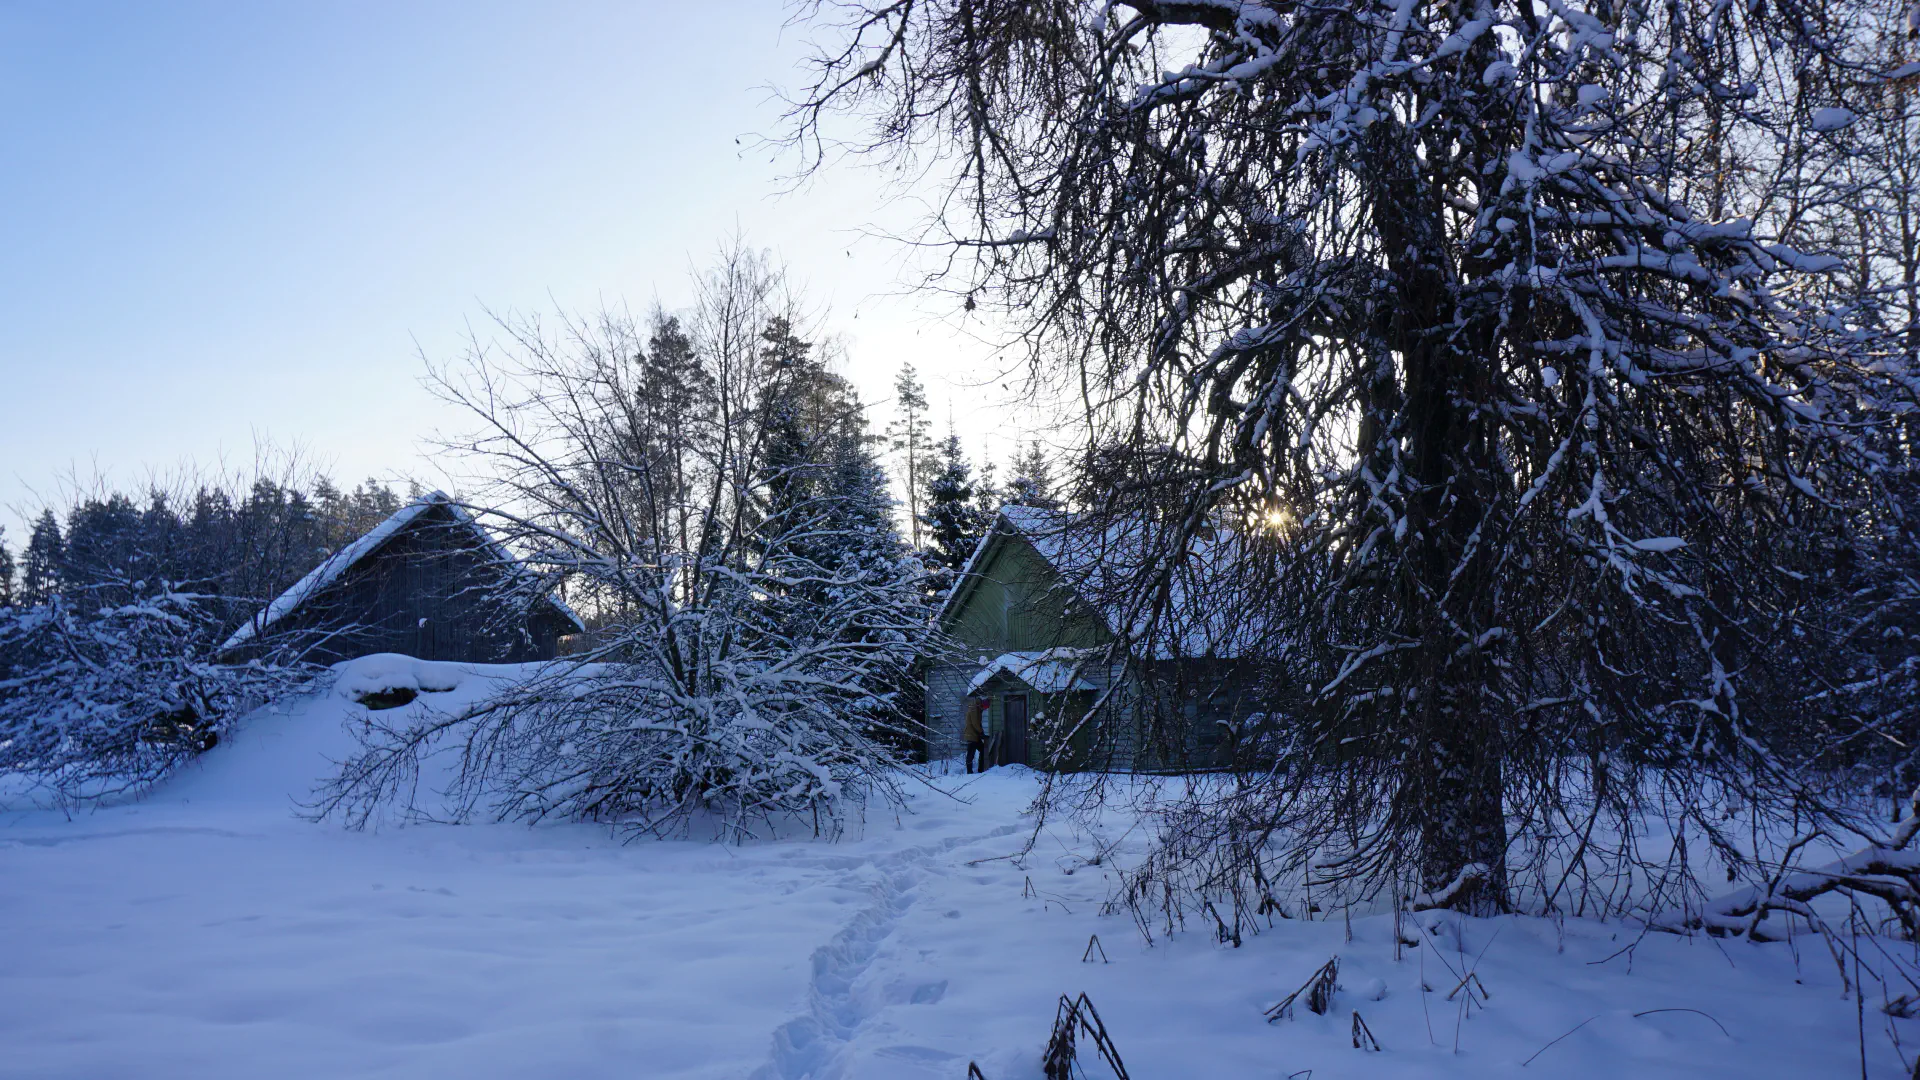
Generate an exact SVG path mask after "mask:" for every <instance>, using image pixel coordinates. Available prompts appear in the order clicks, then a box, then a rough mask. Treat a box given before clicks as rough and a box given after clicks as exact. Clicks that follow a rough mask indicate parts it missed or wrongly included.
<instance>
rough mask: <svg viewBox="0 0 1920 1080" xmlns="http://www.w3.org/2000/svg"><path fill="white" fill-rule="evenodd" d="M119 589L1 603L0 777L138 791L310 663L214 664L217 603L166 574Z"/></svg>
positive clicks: (94, 792)
mask: <svg viewBox="0 0 1920 1080" xmlns="http://www.w3.org/2000/svg"><path fill="white" fill-rule="evenodd" d="M123 592H124V595H122V596H120V597H117V598H116V599H118V600H121V601H123V602H117V603H106V604H100V603H98V602H97V594H94V593H88V592H80V593H77V594H76V595H74V596H72V597H68V596H61V595H55V596H53V597H50V598H49V599H48V600H47V601H46V602H45V603H42V604H37V605H34V606H31V607H12V608H0V778H11V779H12V780H13V781H14V782H15V783H22V784H24V785H25V786H27V787H32V788H42V789H46V790H50V791H51V792H53V793H54V794H55V795H56V796H57V797H58V798H60V799H63V800H67V799H90V798H102V797H106V796H110V795H117V794H123V793H130V792H137V791H139V790H141V789H143V788H145V787H147V786H148V785H150V784H152V783H153V782H155V781H157V780H159V779H161V778H162V777H164V776H166V775H167V774H168V773H169V772H171V771H172V770H173V769H174V768H175V767H176V766H178V765H179V764H180V763H181V762H183V761H185V760H187V759H189V758H191V757H192V756H194V755H195V754H198V753H200V752H202V751H204V750H207V749H209V748H211V747H212V746H214V745H215V744H216V743H217V742H219V740H220V738H221V736H222V735H223V734H224V733H225V732H226V730H227V728H228V726H229V725H230V724H232V723H233V721H234V720H235V719H237V718H238V717H239V716H241V715H243V714H244V713H246V712H248V711H249V710H251V709H253V708H254V707H256V706H257V705H259V704H260V703H262V702H263V701H265V700H267V699H268V698H270V697H273V696H275V695H278V694H280V693H283V692H285V691H287V690H289V689H291V688H292V687H293V686H295V685H296V684H298V683H300V682H303V681H305V680H306V679H307V678H309V677H310V676H311V675H313V674H314V672H315V670H316V669H314V668H312V667H311V666H305V665H298V664H289V665H282V664H269V663H260V662H253V663H247V664H223V663H219V662H217V661H216V659H215V658H214V655H213V644H214V642H216V641H218V640H219V633H220V631H221V629H222V628H223V624H222V622H221V619H220V616H219V615H218V614H216V610H215V609H216V608H217V607H218V604H217V603H214V604H210V603H208V602H207V601H208V598H206V597H203V596H200V595H197V594H194V593H190V592H183V591H178V590H176V589H175V588H174V587H173V586H172V585H170V584H169V583H167V582H164V581H158V582H153V583H151V584H149V583H148V582H145V581H136V582H133V583H131V584H130V585H129V586H127V588H126V589H125V590H123ZM89 600H94V601H95V603H94V604H89V602H88V601H89Z"/></svg>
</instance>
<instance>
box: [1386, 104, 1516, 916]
mask: <svg viewBox="0 0 1920 1080" xmlns="http://www.w3.org/2000/svg"><path fill="white" fill-rule="evenodd" d="M1381 126H1382V127H1383V128H1386V127H1388V125H1381ZM1379 138H1380V142H1378V143H1376V146H1378V147H1380V148H1381V150H1382V152H1380V153H1379V154H1378V155H1377V157H1376V160H1377V163H1378V164H1379V166H1380V167H1379V168H1377V169H1376V170H1375V172H1374V176H1375V177H1376V182H1375V184H1374V187H1373V191H1372V192H1371V196H1372V204H1373V214H1374V225H1375V228H1376V229H1378V231H1379V235H1380V240H1381V248H1382V251H1383V254H1384V255H1385V258H1386V262H1387V267H1388V269H1389V271H1390V272H1391V273H1392V275H1393V278H1394V283H1395V300H1396V305H1395V316H1394V320H1393V325H1392V329H1391V331H1390V332H1389V342H1390V344H1391V347H1392V349H1393V351H1394V352H1395V353H1397V354H1398V355H1399V356H1400V358H1401V363H1402V365H1403V371H1404V379H1405V397H1404V400H1405V406H1404V411H1403V412H1402V417H1403V419H1404V422H1405V425H1406V426H1405V430H1404V432H1403V433H1402V437H1401V438H1402V443H1403V446H1404V451H1403V455H1404V456H1403V461H1404V464H1405V468H1406V470H1407V472H1408V473H1409V479H1410V480H1411V481H1412V484H1411V489H1410V492H1409V496H1408V498H1407V500H1406V506H1405V513H1406V516H1407V518H1408V521H1407V529H1406V539H1405V543H1406V550H1405V551H1404V554H1403V559H1404V561H1403V563H1402V566H1403V570H1402V574H1403V577H1402V586H1401V587H1402V597H1401V603H1400V609H1401V611H1402V612H1403V613H1404V615H1403V617H1404V618H1405V619H1406V622H1405V623H1404V624H1403V625H1404V628H1405V630H1406V631H1407V632H1408V633H1410V634H1412V635H1415V636H1416V637H1417V638H1418V639H1419V641H1420V647H1419V648H1418V649H1416V650H1413V651H1411V652H1409V653H1407V654H1404V655H1405V656H1406V663H1407V664H1408V665H1409V668H1408V671H1407V674H1408V675H1409V676H1411V677H1410V678H1406V679H1405V682H1404V684H1405V685H1407V686H1408V687H1409V688H1410V689H1412V690H1413V691H1414V692H1415V693H1417V695H1418V697H1417V699H1416V701H1417V704H1412V705H1410V706H1408V708H1409V711H1410V714H1411V715H1406V716H1405V717H1404V721H1403V722H1404V723H1407V724H1409V725H1410V726H1411V728H1412V730H1411V732H1409V734H1411V736H1412V738H1411V740H1409V741H1407V742H1403V744H1402V745H1403V746H1404V747H1405V749H1404V751H1403V752H1404V753H1406V754H1407V757H1406V758H1404V759H1403V762H1402V771H1401V777H1400V793H1399V796H1400V802H1401V805H1400V807H1399V808H1398V809H1399V810H1400V812H1401V813H1402V814H1405V815H1412V816H1414V817H1415V819H1416V820H1418V821H1419V822H1420V826H1419V838H1420V839H1419V843H1420V851H1419V856H1418V860H1417V862H1418V866H1419V869H1420V874H1421V877H1422V878H1423V879H1424V880H1423V885H1424V886H1425V887H1426V888H1427V889H1428V890H1436V889H1441V888H1444V887H1446V886H1447V885H1448V884H1449V883H1450V882H1452V881H1453V880H1454V879H1455V878H1456V877H1457V876H1458V875H1459V874H1460V873H1461V871H1463V870H1464V869H1466V868H1468V867H1471V866H1474V865H1476V864H1477V865H1480V866H1484V867H1485V868H1486V869H1485V871H1483V872H1482V873H1481V874H1480V877H1479V883H1478V885H1476V886H1474V887H1471V888H1466V889H1462V890H1460V891H1458V892H1457V893H1456V894H1455V896H1454V898H1453V900H1452V901H1451V903H1450V904H1449V906H1452V907H1456V908H1462V909H1465V910H1474V911H1492V910H1499V909H1503V908H1504V907H1505V904H1506V895H1505V893H1506V889H1505V883H1506V873H1505V865H1504V863H1505V852H1506V843H1507V830H1506V817H1505V814H1504V810H1503V801H1504V789H1503V786H1502V776H1501V770H1500V761H1501V744H1500V720H1499V716H1498V714H1497V713H1496V712H1493V711H1490V710H1489V708H1488V706H1489V705H1490V704H1491V702H1490V701H1489V700H1488V695H1487V694H1486V693H1485V692H1484V688H1485V687H1487V686H1488V685H1490V684H1489V683H1488V682H1487V680H1488V679H1490V678H1496V677H1497V672H1496V671H1495V670H1494V669H1493V667H1492V665H1491V664H1490V663H1489V662H1488V657H1487V656H1486V655H1485V654H1484V653H1483V652H1482V651H1481V649H1480V648H1479V647H1478V646H1477V643H1476V642H1475V641H1474V640H1473V636H1477V635H1478V634H1479V633H1480V632H1481V631H1482V630H1484V629H1486V628H1488V627H1490V626H1492V625H1493V623H1492V621H1491V619H1492V616H1493V612H1494V611H1495V610H1496V609H1495V605H1494V602H1493V597H1494V593H1495V590H1494V583H1493V582H1492V581H1490V580H1488V578H1489V577H1490V575H1488V574H1487V573H1486V570H1487V561H1488V560H1487V558H1486V555H1485V554H1484V552H1485V550H1486V548H1485V547H1484V546H1481V547H1479V548H1478V549H1477V550H1476V549H1475V539H1474V534H1475V531H1476V529H1478V528H1479V527H1480V526H1481V524H1482V520H1483V518H1484V516H1485V515H1486V513H1487V510H1488V508H1489V507H1491V506H1493V505H1494V502H1495V500H1496V499H1497V495H1496V493H1495V492H1494V491H1492V490H1491V486H1492V484H1493V483H1495V482H1496V481H1495V480H1494V474H1493V469H1494V466H1495V462H1494V460H1493V454H1492V439H1491V437H1490V435H1489V433H1488V431H1487V430H1486V425H1485V424H1484V423H1483V422H1482V421H1480V420H1477V419H1476V418H1475V409H1474V403H1475V402H1477V401H1484V400H1487V399H1488V395H1487V394H1486V393H1485V392H1484V391H1485V389H1486V388H1485V385H1484V384H1485V383H1486V381H1487V372H1488V370H1489V364H1490V358H1491V356H1492V350H1493V349H1494V348H1496V347H1497V346H1496V344H1495V342H1496V336H1495V327H1494V326H1493V325H1491V320H1489V319H1487V318H1485V317H1476V316H1474V315H1473V314H1471V313H1469V312H1467V311H1464V310H1462V308H1461V306H1460V305H1459V304H1458V303H1457V302H1456V299H1457V298H1456V292H1455V290H1454V289H1453V287H1452V280H1451V273H1450V265H1449V264H1450V254H1449V248H1448V238H1447V235H1446V231H1445V227H1444V217H1443V213H1444V210H1443V207H1442V205H1441V203H1440V200H1439V198H1438V196H1437V193H1436V192H1435V190H1434V189H1433V188H1432V187H1430V186H1429V185H1428V183H1427V181H1426V179H1425V178H1424V177H1423V176H1422V175H1421V174H1420V173H1418V172H1417V171H1416V170H1415V168H1414V167H1413V166H1414V165H1415V163H1416V162H1417V161H1418V160H1419V159H1418V157H1417V156H1416V153H1415V149H1416V148H1415V146H1414V145H1413V139H1412V137H1411V136H1410V135H1408V134H1406V133H1405V132H1404V129H1401V130H1397V131H1394V130H1389V131H1383V132H1381V135H1380V136H1379ZM1463 562H1464V565H1463ZM1463 635H1466V636H1467V640H1462V638H1463Z"/></svg>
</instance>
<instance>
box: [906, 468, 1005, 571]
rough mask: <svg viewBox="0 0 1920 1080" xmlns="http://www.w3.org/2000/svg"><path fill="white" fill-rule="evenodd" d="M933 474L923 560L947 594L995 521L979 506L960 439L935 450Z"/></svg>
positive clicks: (923, 520)
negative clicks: (955, 576) (958, 573)
mask: <svg viewBox="0 0 1920 1080" xmlns="http://www.w3.org/2000/svg"><path fill="white" fill-rule="evenodd" d="M934 452H935V454H936V455H937V456H936V457H935V459H934V461H933V470H932V471H931V472H930V473H929V474H928V476H927V490H926V501H927V510H926V514H925V515H924V516H923V517H922V518H921V524H922V525H923V526H925V536H926V539H927V547H926V548H925V549H924V556H925V559H926V561H927V564H928V566H929V567H931V568H932V570H933V581H932V584H933V587H934V589H935V591H936V592H939V593H944V592H946V591H947V590H948V589H950V588H952V586H953V576H954V574H955V573H957V572H958V571H959V569H960V568H961V567H963V566H965V565H966V564H967V559H968V558H970V557H971V556H972V555H973V549H974V547H975V546H976V545H977V544H978V543H979V542H980V538H981V537H982V536H984V535H986V531H987V527H988V526H989V525H990V524H992V521H993V519H992V517H991V516H990V515H988V514H986V513H983V512H982V511H981V509H980V507H979V505H978V489H977V488H976V487H975V485H974V480H973V466H972V465H970V464H968V462H967V457H966V454H965V452H964V451H963V450H962V448H961V445H960V436H959V435H958V434H957V433H949V434H948V435H947V437H946V438H945V439H942V440H941V441H940V442H939V443H938V444H937V445H936V446H935V447H934Z"/></svg>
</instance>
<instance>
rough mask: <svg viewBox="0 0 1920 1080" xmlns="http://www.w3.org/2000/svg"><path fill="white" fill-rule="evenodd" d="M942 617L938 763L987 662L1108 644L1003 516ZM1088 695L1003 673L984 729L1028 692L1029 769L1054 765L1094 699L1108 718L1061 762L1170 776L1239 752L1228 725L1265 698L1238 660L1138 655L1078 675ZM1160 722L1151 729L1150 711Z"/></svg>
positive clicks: (949, 749) (930, 685) (933, 688)
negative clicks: (1052, 754)
mask: <svg viewBox="0 0 1920 1080" xmlns="http://www.w3.org/2000/svg"><path fill="white" fill-rule="evenodd" d="M955 588H956V592H955V594H954V597H953V599H952V600H951V601H950V602H949V603H948V605H947V607H946V609H945V610H944V611H943V613H942V617H941V630H942V631H943V632H944V634H945V636H946V638H947V639H948V642H949V646H948V649H947V651H946V652H945V653H944V654H943V655H941V656H939V657H936V658H935V659H934V661H933V662H932V663H931V664H930V665H929V667H928V669H927V673H926V723H927V730H928V737H927V753H928V757H929V758H931V759H946V758H953V757H956V756H958V755H959V754H961V752H962V750H963V746H962V744H961V741H960V731H961V725H962V724H963V722H964V720H965V715H966V706H967V700H968V696H967V694H966V688H967V686H968V684H969V683H970V682H972V681H973V679H974V677H975V676H977V675H978V674H979V673H980V672H981V671H983V670H985V668H986V667H987V665H989V664H990V663H992V662H993V660H994V659H995V658H997V657H999V656H1002V655H1004V654H1007V653H1014V652H1020V653H1035V652H1043V651H1045V650H1048V649H1058V648H1075V649H1093V648H1099V647H1102V646H1105V645H1107V644H1109V643H1110V642H1112V640H1113V635H1112V634H1111V633H1110V632H1109V631H1108V629H1107V626H1106V624H1105V622H1104V621H1103V620H1102V619H1101V618H1100V617H1099V616H1098V614H1097V613H1096V612H1094V611H1093V610H1092V609H1091V608H1090V607H1089V606H1088V605H1087V603H1086V602H1085V601H1084V600H1082V599H1081V598H1080V597H1078V596H1077V595H1075V593H1074V592H1073V589H1072V587H1071V586H1070V585H1069V583H1068V582H1067V581H1066V579H1065V578H1064V577H1063V576H1062V575H1061V573H1060V572H1059V571H1058V570H1057V569H1055V568H1054V566H1053V565H1052V564H1051V563H1049V562H1048V561H1047V560H1046V559H1045V558H1044V557H1043V556H1042V555H1041V554H1040V553H1039V551H1037V550H1036V549H1035V548H1034V546H1033V545H1032V544H1031V543H1029V542H1028V541H1027V540H1026V539H1025V537H1023V536H1022V535H1021V534H1020V533H1019V532H1018V531H1016V530H1014V529H1012V528H1009V527H1007V525H1006V523H1005V520H1004V519H1002V521H1001V522H998V523H997V524H996V529H995V532H994V533H993V534H992V535H991V537H990V538H989V539H988V540H987V542H986V544H985V546H984V547H983V548H982V550H981V551H980V553H979V554H978V555H977V556H976V558H975V559H974V564H973V566H972V567H971V568H970V571H969V573H968V574H966V575H965V576H964V577H963V578H962V579H961V581H960V582H958V583H957V584H956V586H955ZM1080 676H1081V678H1083V679H1085V680H1086V681H1087V682H1089V683H1091V684H1092V685H1093V687H1094V689H1093V690H1092V691H1085V690H1081V691H1072V692H1065V693H1040V692H1038V691H1037V690H1035V689H1034V688H1033V687H1030V686H1028V685H1026V684H1025V683H1024V682H1022V681H1021V680H1020V679H1018V678H1015V677H1013V676H1011V675H1008V674H1006V673H1005V672H1001V673H998V674H996V675H995V676H994V677H993V678H992V679H991V680H989V681H988V682H987V683H986V684H985V685H984V686H982V687H981V689H980V691H979V693H978V695H977V696H980V697H984V698H986V699H987V700H988V702H989V707H988V709H987V710H986V713H985V716H984V717H983V721H984V726H985V728H986V730H987V732H988V733H989V736H990V737H991V735H992V733H994V732H996V731H1002V730H1003V724H1004V720H1005V716H1004V709H1005V700H1006V696H1007V695H1008V694H1026V695H1027V696H1028V698H1029V703H1028V715H1029V720H1028V724H1029V734H1030V738H1029V750H1030V755H1029V759H1028V762H1027V763H1028V764H1031V765H1035V766H1039V765H1043V764H1045V763H1046V762H1047V761H1048V751H1049V750H1050V749H1051V748H1052V745H1053V743H1054V742H1057V741H1058V736H1059V735H1060V734H1061V733H1062V731H1063V730H1064V727H1065V725H1066V724H1067V723H1069V722H1070V721H1071V719H1072V718H1073V716H1072V714H1074V713H1076V712H1081V711H1084V710H1085V709H1086V707H1087V703H1088V702H1089V701H1091V700H1104V701H1105V703H1106V704H1105V706H1104V708H1103V712H1104V715H1102V716H1099V717H1096V718H1095V721H1094V724H1093V725H1091V727H1090V730H1087V731H1085V732H1083V733H1082V734H1081V736H1080V737H1079V738H1076V739H1075V740H1074V745H1073V746H1071V747H1070V748H1069V749H1068V752H1067V753H1066V755H1064V757H1063V759H1062V767H1065V768H1074V769H1095V770H1108V771H1140V772H1166V771H1174V772H1178V771H1188V770H1194V769H1209V768H1214V767H1217V766H1219V765H1220V764H1222V763H1223V762H1224V759H1225V758H1226V756H1227V755H1229V754H1230V753H1231V750H1232V747H1231V745H1230V740H1229V739H1226V738H1223V736H1224V735H1225V734H1226V733H1227V732H1228V731H1229V730H1230V728H1229V726H1227V725H1225V724H1223V722H1228V724H1230V723H1231V722H1232V721H1234V720H1236V719H1239V718H1244V717H1246V716H1248V715H1249V714H1250V713H1251V712H1253V711H1254V710H1255V708H1256V706H1257V703H1256V702H1255V701H1254V700H1253V699H1252V695H1251V694H1250V693H1249V691H1248V687H1247V684H1246V680H1245V679H1244V677H1243V672H1242V670H1241V667H1240V665H1238V664H1237V663H1235V662H1233V661H1230V660H1219V659H1180V660H1153V661H1138V660H1137V661H1135V662H1134V663H1133V664H1132V665H1131V667H1129V666H1128V665H1124V664H1121V663H1112V664H1108V663H1106V662H1103V661H1099V660H1098V659H1096V660H1094V661H1090V662H1088V663H1087V664H1086V665H1085V666H1084V667H1083V668H1082V669H1081V671H1080ZM1150 716H1152V717H1156V718H1158V719H1159V721H1160V722H1159V723H1157V724H1156V725H1154V729H1155V730H1154V733H1153V734H1152V735H1151V736H1150V735H1149V723H1148V719H1149V717H1150Z"/></svg>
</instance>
